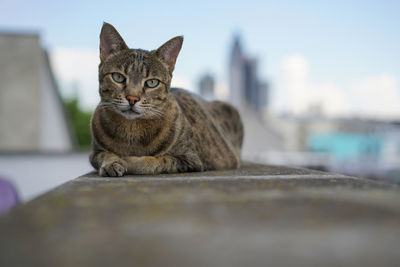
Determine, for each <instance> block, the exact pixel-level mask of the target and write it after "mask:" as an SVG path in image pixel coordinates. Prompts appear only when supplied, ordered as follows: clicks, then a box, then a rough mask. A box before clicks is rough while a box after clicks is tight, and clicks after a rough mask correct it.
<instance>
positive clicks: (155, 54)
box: [99, 23, 183, 119]
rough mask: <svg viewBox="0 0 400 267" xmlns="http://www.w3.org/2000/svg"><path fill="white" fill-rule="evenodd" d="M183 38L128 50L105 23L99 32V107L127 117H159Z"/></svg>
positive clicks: (161, 113) (167, 94)
mask: <svg viewBox="0 0 400 267" xmlns="http://www.w3.org/2000/svg"><path fill="white" fill-rule="evenodd" d="M182 41H183V39H182V37H175V38H173V39H171V40H170V41H168V42H167V43H165V44H164V45H162V46H161V47H160V48H159V49H157V50H154V51H145V50H141V49H129V48H128V47H127V46H126V44H125V42H124V41H123V39H122V38H121V36H120V35H119V34H118V32H117V31H116V30H115V29H114V27H113V26H111V25H110V24H106V23H105V24H104V25H103V28H102V32H101V35H100V59H101V63H100V66H99V82H100V90H99V91H100V97H101V103H100V106H101V107H102V108H105V109H108V110H113V111H115V112H117V113H119V114H121V115H122V116H124V117H125V118H127V119H136V118H139V117H148V118H150V117H162V116H163V111H164V106H165V105H166V103H167V101H166V100H167V98H168V96H169V87H170V83H171V78H172V71H173V69H174V65H175V61H176V58H177V56H178V53H179V51H180V48H181V46H182Z"/></svg>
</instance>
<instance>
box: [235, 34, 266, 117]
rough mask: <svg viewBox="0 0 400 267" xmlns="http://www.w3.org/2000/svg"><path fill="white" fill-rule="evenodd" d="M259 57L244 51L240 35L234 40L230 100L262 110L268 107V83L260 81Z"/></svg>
mask: <svg viewBox="0 0 400 267" xmlns="http://www.w3.org/2000/svg"><path fill="white" fill-rule="evenodd" d="M257 67H258V66H257V59H255V58H249V57H248V56H246V55H245V54H244V53H243V50H242V46H241V42H240V38H239V36H236V37H235V38H234V41H233V47H232V52H231V58H230V72H229V95H230V97H229V100H230V102H231V103H232V104H233V105H235V106H236V107H238V108H239V109H242V108H243V107H244V106H248V107H251V108H253V109H254V110H256V111H257V112H262V111H263V110H265V109H266V107H267V96H268V84H267V83H266V82H263V81H260V79H259V77H258V73H257Z"/></svg>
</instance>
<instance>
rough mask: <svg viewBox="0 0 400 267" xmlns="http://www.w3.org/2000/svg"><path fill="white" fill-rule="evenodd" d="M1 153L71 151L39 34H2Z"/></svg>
mask: <svg viewBox="0 0 400 267" xmlns="http://www.w3.org/2000/svg"><path fill="white" fill-rule="evenodd" d="M0 70H1V71H0V125H1V126H0V151H8V152H10V151H11V152H13V151H68V150H71V149H72V148H73V137H72V135H71V132H70V128H69V125H68V120H67V118H66V114H65V112H64V109H63V105H62V101H61V98H60V95H59V93H58V90H57V86H56V82H55V79H54V76H53V72H52V70H51V67H50V64H49V58H48V55H47V53H46V51H45V50H44V49H43V48H42V47H41V45H40V41H39V36H38V35H37V34H21V33H0Z"/></svg>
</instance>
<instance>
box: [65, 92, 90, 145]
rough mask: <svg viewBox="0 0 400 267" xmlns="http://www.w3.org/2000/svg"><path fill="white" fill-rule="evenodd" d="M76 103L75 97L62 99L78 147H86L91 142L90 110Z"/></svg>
mask: <svg viewBox="0 0 400 267" xmlns="http://www.w3.org/2000/svg"><path fill="white" fill-rule="evenodd" d="M78 104H79V101H78V98H77V97H74V98H70V99H66V100H64V106H65V108H66V111H67V113H68V116H69V118H70V121H71V126H72V131H73V133H74V134H75V137H76V140H77V145H78V148H82V149H86V148H89V147H90V143H91V134H90V117H91V116H92V112H88V111H84V110H82V109H81V108H79V105H78Z"/></svg>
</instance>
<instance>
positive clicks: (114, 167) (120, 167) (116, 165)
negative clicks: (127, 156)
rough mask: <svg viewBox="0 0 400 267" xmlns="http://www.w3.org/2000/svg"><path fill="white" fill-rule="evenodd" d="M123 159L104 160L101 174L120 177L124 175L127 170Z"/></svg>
mask: <svg viewBox="0 0 400 267" xmlns="http://www.w3.org/2000/svg"><path fill="white" fill-rule="evenodd" d="M125 165H126V164H124V162H123V161H121V160H119V161H106V162H104V163H103V164H102V165H101V167H100V170H99V175H100V176H103V177H104V176H110V177H120V176H124V174H125V173H126V171H127V168H126V167H125Z"/></svg>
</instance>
